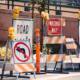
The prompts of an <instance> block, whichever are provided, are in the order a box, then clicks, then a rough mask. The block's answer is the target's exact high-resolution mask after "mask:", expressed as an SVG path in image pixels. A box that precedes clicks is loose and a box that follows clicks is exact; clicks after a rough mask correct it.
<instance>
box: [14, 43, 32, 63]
mask: <svg viewBox="0 0 80 80" xmlns="http://www.w3.org/2000/svg"><path fill="white" fill-rule="evenodd" d="M18 45H24V46H25V47H26V49H28V52H29V53H24V51H23V50H22V49H21V48H19V47H18ZM16 50H17V51H19V52H20V53H22V54H25V59H24V60H23V59H20V56H17V55H16V52H15V51H16ZM13 51H14V55H15V57H16V59H17V60H19V61H20V62H26V61H28V60H29V59H30V54H31V51H30V48H29V47H28V45H27V44H25V43H24V42H17V43H16V44H15V46H14V50H13Z"/></svg>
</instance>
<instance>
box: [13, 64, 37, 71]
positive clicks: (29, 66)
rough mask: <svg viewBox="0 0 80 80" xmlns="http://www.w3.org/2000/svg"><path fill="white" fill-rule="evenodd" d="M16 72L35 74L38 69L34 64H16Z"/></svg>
mask: <svg viewBox="0 0 80 80" xmlns="http://www.w3.org/2000/svg"><path fill="white" fill-rule="evenodd" d="M14 67H15V71H17V72H20V73H22V72H34V71H36V68H35V66H34V64H33V63H27V64H14Z"/></svg>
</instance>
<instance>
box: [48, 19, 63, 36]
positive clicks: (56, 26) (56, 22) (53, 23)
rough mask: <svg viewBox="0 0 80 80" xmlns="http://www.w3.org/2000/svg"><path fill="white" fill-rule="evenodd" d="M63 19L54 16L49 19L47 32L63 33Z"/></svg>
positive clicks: (50, 34)
mask: <svg viewBox="0 0 80 80" xmlns="http://www.w3.org/2000/svg"><path fill="white" fill-rule="evenodd" d="M62 26H63V25H62V19H61V18H52V19H49V20H48V21H47V34H48V35H49V36H53V35H61V34H62Z"/></svg>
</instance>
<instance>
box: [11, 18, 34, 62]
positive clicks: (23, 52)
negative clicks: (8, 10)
mask: <svg viewBox="0 0 80 80" xmlns="http://www.w3.org/2000/svg"><path fill="white" fill-rule="evenodd" d="M13 27H14V29H15V40H14V41H13V48H12V50H13V56H14V58H13V59H14V62H15V63H26V62H32V43H33V42H32V38H33V35H32V34H33V20H32V19H14V20H13Z"/></svg>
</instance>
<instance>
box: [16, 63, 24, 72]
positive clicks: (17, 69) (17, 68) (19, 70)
mask: <svg viewBox="0 0 80 80" xmlns="http://www.w3.org/2000/svg"><path fill="white" fill-rule="evenodd" d="M15 71H18V72H23V70H22V69H21V67H20V66H18V65H17V64H15Z"/></svg>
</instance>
